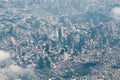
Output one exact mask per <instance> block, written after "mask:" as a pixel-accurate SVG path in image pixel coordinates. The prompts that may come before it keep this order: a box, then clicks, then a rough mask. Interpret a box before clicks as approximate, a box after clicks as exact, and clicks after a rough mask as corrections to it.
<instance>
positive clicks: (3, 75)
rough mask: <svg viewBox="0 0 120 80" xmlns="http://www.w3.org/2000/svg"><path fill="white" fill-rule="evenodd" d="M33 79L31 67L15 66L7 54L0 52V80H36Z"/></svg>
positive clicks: (34, 76)
mask: <svg viewBox="0 0 120 80" xmlns="http://www.w3.org/2000/svg"><path fill="white" fill-rule="evenodd" d="M6 63H7V64H6ZM35 78H36V75H35V74H34V71H33V67H27V68H23V67H21V66H18V65H15V64H13V61H12V59H11V57H10V54H9V53H7V52H5V51H0V80H18V79H19V80H24V79H26V80H36V79H35Z"/></svg>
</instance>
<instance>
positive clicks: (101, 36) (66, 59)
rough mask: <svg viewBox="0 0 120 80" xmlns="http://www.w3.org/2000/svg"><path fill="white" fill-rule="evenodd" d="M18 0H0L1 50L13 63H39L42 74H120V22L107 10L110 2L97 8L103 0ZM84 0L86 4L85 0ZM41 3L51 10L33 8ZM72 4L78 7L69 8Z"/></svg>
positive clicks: (87, 78)
mask: <svg viewBox="0 0 120 80" xmlns="http://www.w3.org/2000/svg"><path fill="white" fill-rule="evenodd" d="M106 1H107V0H106ZM13 2H15V3H16V4H15V3H14V6H13V5H11V4H12V3H13ZM18 2H19V3H18ZM18 2H17V1H14V0H11V1H10V3H8V1H3V2H2V1H0V4H2V3H4V4H3V5H1V6H0V12H1V13H0V50H4V51H9V52H10V55H11V57H12V59H13V60H14V61H15V62H16V63H15V64H17V65H20V66H22V67H26V66H27V65H29V64H33V65H35V72H36V75H37V76H38V78H39V79H40V80H42V79H43V80H45V79H48V78H51V79H52V80H55V79H56V80H68V79H69V80H70V79H71V80H74V79H75V80H77V79H78V80H94V79H101V80H104V79H107V80H118V79H119V74H120V71H118V70H120V55H119V52H120V49H119V47H120V38H119V36H120V31H119V29H120V27H119V26H120V24H119V23H116V22H115V21H114V20H113V19H112V18H111V16H109V15H106V14H107V13H108V12H109V10H110V8H111V7H109V8H108V6H107V8H105V7H106V6H104V5H105V4H103V5H101V4H100V5H101V6H100V7H98V8H95V7H96V6H97V5H96V4H98V3H99V2H97V1H96V3H95V2H92V0H91V2H89V1H88V3H92V4H91V5H89V6H87V7H84V8H86V9H84V11H82V7H83V4H81V6H79V8H80V9H81V10H80V9H76V6H75V5H74V4H77V2H79V0H76V2H75V1H72V0H67V1H63V0H60V1H59V0H35V2H34V4H33V0H30V1H25V2H21V1H18ZM71 2H73V4H72V6H71ZM81 3H84V5H85V4H87V3H85V1H83V0H81ZM93 3H94V4H93ZM104 3H106V2H104ZM21 4H22V5H21ZM35 4H36V5H35ZM45 4H46V5H45ZM54 4H55V5H54ZM112 4H113V3H111V2H109V4H108V5H110V6H113V5H112ZM52 5H53V6H52ZM73 5H74V6H73ZM77 5H78V4H77ZM93 5H96V6H94V7H93ZM8 6H9V8H6V7H8ZM15 6H16V7H15ZM38 7H42V9H46V10H48V9H49V10H50V11H49V10H48V12H50V13H52V15H51V16H47V17H46V19H42V18H41V16H38V13H36V15H35V14H34V10H33V9H34V8H35V9H36V8H38ZM90 7H92V10H93V11H89V8H90ZM101 7H104V8H102V9H101V12H102V11H103V12H104V9H105V10H106V9H107V10H106V12H104V13H100V12H98V11H96V10H94V8H95V9H97V10H98V9H99V8H101ZM71 9H72V10H71ZM37 10H38V9H37ZM39 10H41V9H39ZM64 10H66V11H64ZM70 10H71V11H72V12H75V13H70V14H69V13H68V12H71V11H70ZM79 10H80V11H82V12H81V13H80V12H78V11H79ZM55 11H56V12H55ZM107 11H108V12H107ZM53 14H54V15H53ZM66 14H67V15H66ZM43 16H44V15H43Z"/></svg>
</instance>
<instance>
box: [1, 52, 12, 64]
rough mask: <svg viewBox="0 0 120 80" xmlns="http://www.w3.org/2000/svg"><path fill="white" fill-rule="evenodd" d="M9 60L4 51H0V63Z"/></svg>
mask: <svg viewBox="0 0 120 80" xmlns="http://www.w3.org/2000/svg"><path fill="white" fill-rule="evenodd" d="M8 58H10V55H9V54H8V53H7V52H5V51H0V62H1V61H4V60H6V59H8Z"/></svg>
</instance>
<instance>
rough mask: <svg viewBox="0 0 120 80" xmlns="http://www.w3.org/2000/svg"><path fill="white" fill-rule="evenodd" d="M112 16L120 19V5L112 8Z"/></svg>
mask: <svg viewBox="0 0 120 80" xmlns="http://www.w3.org/2000/svg"><path fill="white" fill-rule="evenodd" d="M112 17H113V18H114V19H115V20H120V7H115V8H113V9H112Z"/></svg>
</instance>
